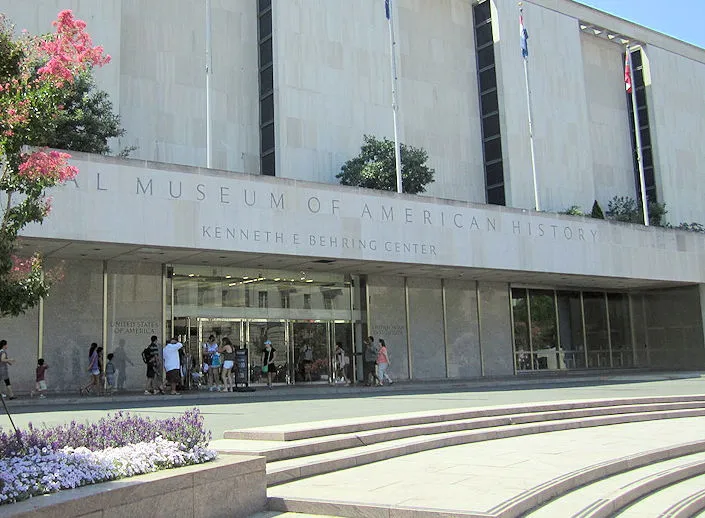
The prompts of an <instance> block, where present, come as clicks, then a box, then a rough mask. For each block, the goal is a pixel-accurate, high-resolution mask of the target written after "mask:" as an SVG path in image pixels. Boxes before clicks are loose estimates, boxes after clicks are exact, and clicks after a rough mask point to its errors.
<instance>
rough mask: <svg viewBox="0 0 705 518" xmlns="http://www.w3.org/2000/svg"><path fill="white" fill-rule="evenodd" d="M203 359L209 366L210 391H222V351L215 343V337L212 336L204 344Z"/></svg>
mask: <svg viewBox="0 0 705 518" xmlns="http://www.w3.org/2000/svg"><path fill="white" fill-rule="evenodd" d="M203 358H204V360H203V361H204V362H205V363H206V364H207V365H208V384H209V385H210V386H209V388H208V390H210V391H211V392H214V391H220V367H221V361H220V349H219V347H218V344H217V343H216V341H215V336H213V335H210V336H209V337H208V340H207V341H206V343H204V344H203Z"/></svg>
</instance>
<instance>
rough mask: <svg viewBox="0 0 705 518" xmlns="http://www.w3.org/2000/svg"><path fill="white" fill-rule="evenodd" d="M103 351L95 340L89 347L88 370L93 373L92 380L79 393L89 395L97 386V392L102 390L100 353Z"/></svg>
mask: <svg viewBox="0 0 705 518" xmlns="http://www.w3.org/2000/svg"><path fill="white" fill-rule="evenodd" d="M102 352H103V348H102V347H98V344H97V343H95V342H93V343H92V344H91V347H90V349H88V372H90V373H91V380H90V381H89V382H88V384H87V385H85V386H82V387H80V388H79V390H78V393H79V394H80V395H82V396H83V395H84V394H85V395H88V394H89V393H90V392H91V389H92V388H93V387H95V389H96V393H98V392H100V375H101V370H100V355H101V353H102Z"/></svg>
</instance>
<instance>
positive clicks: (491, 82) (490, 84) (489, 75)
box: [480, 67, 497, 92]
mask: <svg viewBox="0 0 705 518" xmlns="http://www.w3.org/2000/svg"><path fill="white" fill-rule="evenodd" d="M496 87H497V71H496V70H495V68H494V67H490V68H487V69H485V70H483V71H482V72H480V92H486V91H487V90H490V89H492V88H496Z"/></svg>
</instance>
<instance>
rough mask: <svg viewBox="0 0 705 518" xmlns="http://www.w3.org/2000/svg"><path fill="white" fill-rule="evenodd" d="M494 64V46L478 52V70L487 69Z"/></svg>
mask: <svg viewBox="0 0 705 518" xmlns="http://www.w3.org/2000/svg"><path fill="white" fill-rule="evenodd" d="M492 64H494V45H488V46H486V47H483V48H481V49H478V51H477V68H485V67H488V66H490V65H492Z"/></svg>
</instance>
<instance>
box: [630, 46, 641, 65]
mask: <svg viewBox="0 0 705 518" xmlns="http://www.w3.org/2000/svg"><path fill="white" fill-rule="evenodd" d="M640 66H641V51H639V50H637V51H635V52H632V68H638V67H640Z"/></svg>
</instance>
